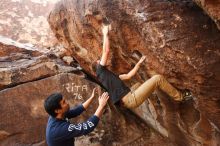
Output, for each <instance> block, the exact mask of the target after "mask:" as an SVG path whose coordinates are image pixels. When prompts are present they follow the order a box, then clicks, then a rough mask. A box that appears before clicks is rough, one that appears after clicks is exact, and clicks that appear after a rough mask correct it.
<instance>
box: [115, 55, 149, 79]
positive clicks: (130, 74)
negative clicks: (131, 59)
mask: <svg viewBox="0 0 220 146" xmlns="http://www.w3.org/2000/svg"><path fill="white" fill-rule="evenodd" d="M145 59H146V56H142V57H141V59H140V60H139V61H138V63H137V64H136V65H135V66H134V68H133V69H132V70H131V71H130V72H129V73H127V74H121V75H119V78H120V79H121V80H129V79H131V77H133V76H134V75H135V74H136V73H137V71H138V69H139V68H140V65H141V63H142V62H143V61H144V60H145Z"/></svg>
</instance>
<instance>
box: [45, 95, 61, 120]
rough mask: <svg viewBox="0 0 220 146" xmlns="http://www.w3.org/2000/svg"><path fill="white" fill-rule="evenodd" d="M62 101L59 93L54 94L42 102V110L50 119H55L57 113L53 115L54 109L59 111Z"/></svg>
mask: <svg viewBox="0 0 220 146" xmlns="http://www.w3.org/2000/svg"><path fill="white" fill-rule="evenodd" d="M62 99H63V96H62V94H61V93H54V94H51V95H50V96H48V97H47V99H46V100H45V101H44V108H45V110H46V112H47V113H48V114H49V115H51V116H52V117H56V116H57V113H55V110H56V109H60V108H61V106H60V101H61V100H62Z"/></svg>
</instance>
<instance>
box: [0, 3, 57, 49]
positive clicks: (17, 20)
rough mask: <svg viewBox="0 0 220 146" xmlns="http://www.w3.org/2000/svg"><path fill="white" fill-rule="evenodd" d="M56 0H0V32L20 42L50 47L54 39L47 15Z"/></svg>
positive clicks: (54, 41)
mask: <svg viewBox="0 0 220 146" xmlns="http://www.w3.org/2000/svg"><path fill="white" fill-rule="evenodd" d="M57 1H58V0H1V1H0V10H1V11H0V34H1V35H3V36H5V37H8V38H11V39H13V40H16V41H18V42H20V43H26V44H29V45H35V46H38V47H51V46H53V45H54V44H55V43H56V39H55V37H54V35H53V34H52V31H51V29H50V27H49V25H48V22H47V17H48V14H49V12H50V11H51V10H52V8H53V6H54V4H55V3H56V2H57Z"/></svg>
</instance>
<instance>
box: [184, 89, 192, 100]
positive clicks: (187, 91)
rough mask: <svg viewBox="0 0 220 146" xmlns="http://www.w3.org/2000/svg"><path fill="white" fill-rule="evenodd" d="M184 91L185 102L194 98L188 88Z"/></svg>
mask: <svg viewBox="0 0 220 146" xmlns="http://www.w3.org/2000/svg"><path fill="white" fill-rule="evenodd" d="M182 93H183V99H182V101H183V102H184V101H188V100H192V99H193V98H194V97H193V95H192V93H191V92H190V90H188V89H186V90H184V91H183V92H182Z"/></svg>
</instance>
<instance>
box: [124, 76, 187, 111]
mask: <svg viewBox="0 0 220 146" xmlns="http://www.w3.org/2000/svg"><path fill="white" fill-rule="evenodd" d="M157 88H160V89H161V90H163V91H164V92H165V93H167V94H168V95H169V96H170V97H172V98H173V99H174V100H176V101H181V100H182V98H183V97H182V94H181V92H179V91H178V90H177V89H176V88H174V87H173V86H172V85H171V84H170V83H169V82H168V81H167V80H166V79H165V78H164V77H163V76H162V75H154V76H153V77H151V78H150V79H148V80H147V81H145V82H144V83H143V84H142V85H140V86H139V87H138V88H137V89H135V90H133V91H131V92H129V93H128V94H127V95H125V96H124V97H123V98H122V103H123V106H125V107H126V108H136V107H138V106H139V105H141V104H142V103H143V102H144V101H145V100H146V99H147V98H148V97H149V96H150V95H151V94H152V92H154V90H156V89H157Z"/></svg>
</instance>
